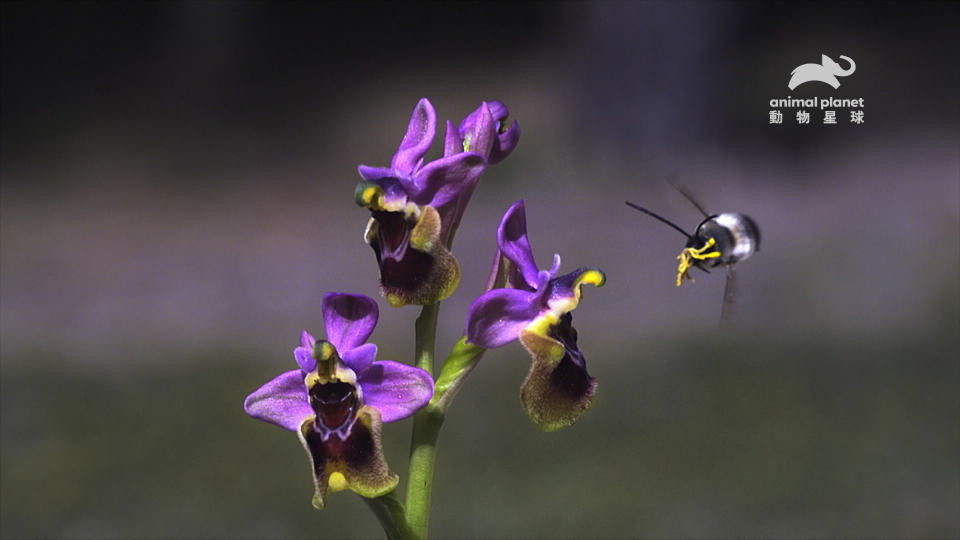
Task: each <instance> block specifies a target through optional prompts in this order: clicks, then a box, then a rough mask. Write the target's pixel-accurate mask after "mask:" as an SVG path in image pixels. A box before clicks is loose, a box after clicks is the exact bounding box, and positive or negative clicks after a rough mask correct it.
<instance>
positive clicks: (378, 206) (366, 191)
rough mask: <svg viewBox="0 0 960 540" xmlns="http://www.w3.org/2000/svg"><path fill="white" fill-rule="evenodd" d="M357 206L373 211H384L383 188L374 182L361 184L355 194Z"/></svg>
mask: <svg viewBox="0 0 960 540" xmlns="http://www.w3.org/2000/svg"><path fill="white" fill-rule="evenodd" d="M354 199H355V200H356V201H357V204H358V205H360V206H363V207H365V208H369V209H371V210H383V209H384V208H383V204H384V200H383V188H382V187H380V186H378V185H377V184H374V183H373V182H360V183H359V184H357V189H356V191H355V192H354Z"/></svg>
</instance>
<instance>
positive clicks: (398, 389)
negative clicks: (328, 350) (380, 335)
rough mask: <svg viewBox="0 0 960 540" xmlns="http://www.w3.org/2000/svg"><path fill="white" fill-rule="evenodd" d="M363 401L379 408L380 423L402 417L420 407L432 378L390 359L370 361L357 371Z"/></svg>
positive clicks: (426, 399)
mask: <svg viewBox="0 0 960 540" xmlns="http://www.w3.org/2000/svg"><path fill="white" fill-rule="evenodd" d="M357 382H358V383H359V384H360V388H361V389H362V390H363V401H364V403H366V404H367V405H370V406H372V407H374V408H376V409H377V410H378V411H380V415H381V416H382V417H383V421H384V422H394V421H396V420H402V419H404V418H406V417H408V416H410V415H412V414H413V413H415V412H417V411H418V410H420V409H421V408H423V407H424V406H425V405H426V404H427V403H428V402H429V401H430V398H431V397H433V378H432V377H430V374H429V373H427V372H426V371H424V370H422V369H420V368H416V367H413V366H408V365H406V364H401V363H399V362H392V361H390V360H380V361H378V362H373V363H372V364H370V366H369V367H368V368H367V369H366V370H364V371H363V372H359V373H358V374H357Z"/></svg>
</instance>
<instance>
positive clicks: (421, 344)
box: [414, 302, 440, 375]
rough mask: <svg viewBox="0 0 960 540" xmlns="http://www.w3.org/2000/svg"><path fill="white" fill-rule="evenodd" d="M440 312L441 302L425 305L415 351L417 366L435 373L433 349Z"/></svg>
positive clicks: (419, 320) (421, 314)
mask: <svg viewBox="0 0 960 540" xmlns="http://www.w3.org/2000/svg"><path fill="white" fill-rule="evenodd" d="M439 313H440V303H439V302H438V303H436V304H430V305H426V306H423V309H421V310H420V316H419V317H417V323H416V331H417V337H416V340H417V341H416V351H415V353H414V355H415V358H416V361H417V364H416V365H417V367H418V368H420V369H422V370H424V371H426V372H427V373H429V374H430V375H433V349H434V346H435V342H436V340H437V315H438V314H439Z"/></svg>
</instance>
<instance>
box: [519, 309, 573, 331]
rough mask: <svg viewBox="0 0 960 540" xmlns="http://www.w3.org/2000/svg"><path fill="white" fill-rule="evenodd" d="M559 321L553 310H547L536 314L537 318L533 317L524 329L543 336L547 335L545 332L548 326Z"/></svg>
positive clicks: (548, 329) (548, 328)
mask: <svg viewBox="0 0 960 540" xmlns="http://www.w3.org/2000/svg"><path fill="white" fill-rule="evenodd" d="M563 313H566V312H563ZM559 322H560V317H559V316H557V315H554V314H553V312H550V311H547V312H545V313H542V314H541V315H538V316H537V318H535V319H534V320H532V321H530V324H528V325H527V326H526V327H525V328H524V330H527V331H529V332H533V333H534V334H538V335H541V336H545V335H547V332H549V331H550V328H551V327H553V326H555V325H556V324H557V323H559Z"/></svg>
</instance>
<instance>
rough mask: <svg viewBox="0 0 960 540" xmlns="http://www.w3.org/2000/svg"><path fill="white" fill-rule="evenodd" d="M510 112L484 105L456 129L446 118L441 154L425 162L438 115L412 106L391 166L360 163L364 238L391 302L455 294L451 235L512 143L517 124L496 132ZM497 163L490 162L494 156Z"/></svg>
mask: <svg viewBox="0 0 960 540" xmlns="http://www.w3.org/2000/svg"><path fill="white" fill-rule="evenodd" d="M508 114H509V111H508V110H507V108H506V107H505V106H504V105H503V104H502V103H500V102H492V103H491V104H488V103H483V104H482V105H481V106H480V107H479V108H478V109H477V110H476V111H474V112H473V113H471V114H470V115H469V116H468V117H467V118H466V119H464V121H463V122H462V123H461V124H460V127H459V129H454V127H453V124H452V123H451V122H449V121H448V122H447V134H446V136H445V138H444V154H443V157H442V158H440V159H437V160H435V161H430V162H428V163H424V155H425V154H426V152H427V150H428V149H429V148H430V145H431V144H432V143H433V139H434V136H435V135H436V130H437V115H436V112H435V111H434V108H433V105H431V104H430V102H429V101H428V100H427V99H426V98H423V99H421V100H420V102H419V103H417V106H416V108H415V109H414V111H413V115H412V116H411V117H410V124H409V125H408V126H407V133H406V135H404V137H403V140H402V141H401V143H400V147H399V148H398V149H397V153H396V154H394V156H393V160H392V161H391V163H390V166H389V167H368V166H366V165H361V166H360V167H359V172H360V176H361V177H363V179H364V181H363V182H360V184H358V185H357V189H356V202H357V204H358V205H360V206H363V207H365V208H367V209H369V210H370V211H371V214H372V217H371V219H370V221H369V222H368V224H367V228H366V231H365V232H364V239H365V240H366V242H367V244H369V245H370V247H371V248H373V251H374V253H375V254H376V257H377V264H378V265H379V267H380V286H381V291H382V293H383V295H384V297H386V299H387V301H388V302H389V303H390V305H392V306H403V305H407V304H420V305H425V304H433V303H436V302H439V301H440V300H443V299H444V298H446V297H448V296H450V295H451V294H453V291H454V290H455V289H456V288H457V284H458V283H459V282H460V266H459V264H458V263H457V260H456V259H455V258H454V257H453V255H452V254H451V253H450V249H449V248H450V244H451V242H452V238H453V234H454V232H455V231H456V228H457V226H458V225H459V223H460V218H461V217H462V216H463V212H464V211H465V210H466V206H467V203H468V202H469V200H470V197H471V196H472V195H473V191H474V189H476V186H477V183H478V182H479V181H480V176H481V175H482V174H483V171H484V170H485V169H486V167H487V165H488V164H490V163H492V162H498V161H500V160H502V159H504V158H505V157H506V156H507V155H508V154H509V153H510V152H511V151H512V150H513V148H514V147H515V146H516V144H517V140H518V139H519V136H520V129H519V128H518V127H517V125H516V123H514V124H513V126H512V127H511V128H510V129H507V130H505V131H504V132H503V133H501V132H500V125H501V124H502V123H503V121H504V120H506V117H507V115H508ZM493 160H495V161H493Z"/></svg>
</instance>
